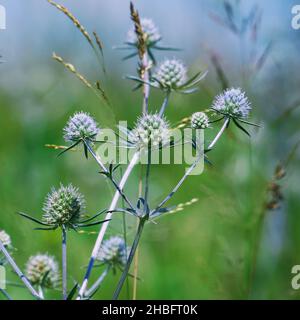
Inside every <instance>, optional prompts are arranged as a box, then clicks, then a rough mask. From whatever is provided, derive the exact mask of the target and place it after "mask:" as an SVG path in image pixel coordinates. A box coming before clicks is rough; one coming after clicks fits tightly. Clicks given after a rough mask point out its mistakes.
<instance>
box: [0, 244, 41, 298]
mask: <svg viewBox="0 0 300 320" xmlns="http://www.w3.org/2000/svg"><path fill="white" fill-rule="evenodd" d="M0 251H2V252H3V254H4V256H5V258H6V260H7V261H8V263H9V264H10V265H11V267H12V268H13V270H14V271H15V273H16V274H17V275H18V277H19V278H20V279H21V280H22V281H23V283H24V284H25V286H26V287H27V289H28V290H29V291H30V293H31V294H32V295H33V296H34V297H35V298H37V299H39V300H40V299H42V297H40V295H39V294H38V293H37V292H36V290H35V289H34V288H33V286H32V285H31V283H30V282H29V280H28V279H27V278H26V277H25V275H24V274H23V272H22V271H21V270H20V268H19V267H18V266H17V264H16V263H15V261H14V259H13V258H12V257H11V255H10V254H9V253H8V251H7V250H6V248H5V246H4V245H3V243H2V242H1V240H0Z"/></svg>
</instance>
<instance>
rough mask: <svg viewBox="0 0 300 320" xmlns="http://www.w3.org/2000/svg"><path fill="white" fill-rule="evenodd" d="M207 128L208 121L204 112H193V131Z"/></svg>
mask: <svg viewBox="0 0 300 320" xmlns="http://www.w3.org/2000/svg"><path fill="white" fill-rule="evenodd" d="M208 126H209V119H208V116H207V115H206V113H205V112H195V113H193V115H192V119H191V127H192V128H193V129H206V128H208Z"/></svg>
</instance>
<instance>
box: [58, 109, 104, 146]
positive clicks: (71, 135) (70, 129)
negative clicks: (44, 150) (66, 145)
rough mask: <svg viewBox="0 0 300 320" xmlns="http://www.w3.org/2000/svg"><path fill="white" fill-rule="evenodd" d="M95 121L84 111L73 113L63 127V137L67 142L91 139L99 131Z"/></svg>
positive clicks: (93, 138)
mask: <svg viewBox="0 0 300 320" xmlns="http://www.w3.org/2000/svg"><path fill="white" fill-rule="evenodd" d="M99 130H100V129H99V127H98V124H97V122H96V121H95V120H94V119H93V118H92V117H91V116H90V115H89V114H88V113H85V112H78V113H75V114H74V115H73V116H72V117H70V119H69V121H68V123H67V125H66V126H65V127H64V129H63V132H64V139H65V141H67V142H73V143H76V142H80V141H83V140H85V141H93V140H95V138H96V136H97V134H98V133H99Z"/></svg>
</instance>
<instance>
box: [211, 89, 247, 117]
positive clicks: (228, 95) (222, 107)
mask: <svg viewBox="0 0 300 320" xmlns="http://www.w3.org/2000/svg"><path fill="white" fill-rule="evenodd" d="M212 109H214V110H216V111H219V112H220V113H222V114H224V115H228V116H230V117H237V118H247V117H248V114H249V112H250V110H251V104H250V102H249V100H248V98H247V97H246V94H245V92H243V91H242V90H241V89H240V88H231V89H227V90H225V91H224V92H223V93H221V94H220V95H218V96H217V97H216V98H215V100H214V102H213V104H212Z"/></svg>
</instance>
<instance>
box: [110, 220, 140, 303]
mask: <svg viewBox="0 0 300 320" xmlns="http://www.w3.org/2000/svg"><path fill="white" fill-rule="evenodd" d="M145 222H146V219H145V218H140V222H139V226H138V230H137V232H136V235H135V238H134V242H133V245H132V247H131V250H130V254H129V257H128V260H127V262H126V266H125V268H124V270H123V273H122V275H121V278H120V280H119V283H118V285H117V288H116V290H115V292H114V295H113V300H117V299H118V297H119V295H120V292H121V290H122V287H123V284H124V282H125V279H126V278H127V276H128V273H129V269H130V266H131V263H132V260H133V258H134V255H135V252H136V249H137V247H138V244H139V241H140V238H141V235H142V232H143V229H144V225H145Z"/></svg>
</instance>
